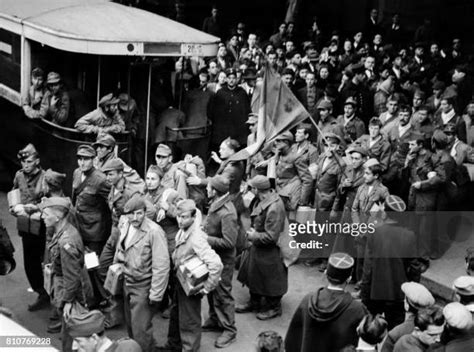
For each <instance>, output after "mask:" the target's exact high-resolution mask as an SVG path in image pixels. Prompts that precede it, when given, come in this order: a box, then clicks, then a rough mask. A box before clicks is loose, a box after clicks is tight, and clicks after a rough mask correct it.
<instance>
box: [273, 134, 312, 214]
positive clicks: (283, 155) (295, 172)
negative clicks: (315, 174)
mask: <svg viewBox="0 0 474 352" xmlns="http://www.w3.org/2000/svg"><path fill="white" fill-rule="evenodd" d="M292 142H293V134H292V133H291V132H290V131H287V132H283V133H282V134H280V135H279V136H277V137H276V149H277V162H276V180H275V181H276V182H275V183H276V191H277V193H278V194H279V195H280V197H282V199H283V200H284V202H285V209H286V210H287V211H295V210H296V208H297V207H298V206H299V205H303V206H304V205H307V204H309V197H310V195H311V188H312V183H313V180H312V177H311V174H310V173H309V170H308V162H307V161H306V160H304V159H302V158H301V157H298V154H297V153H292V149H291V143H292Z"/></svg>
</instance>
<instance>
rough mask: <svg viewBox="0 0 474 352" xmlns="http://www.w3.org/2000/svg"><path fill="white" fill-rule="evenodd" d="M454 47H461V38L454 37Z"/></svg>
mask: <svg viewBox="0 0 474 352" xmlns="http://www.w3.org/2000/svg"><path fill="white" fill-rule="evenodd" d="M453 49H454V50H459V49H461V40H460V39H454V40H453Z"/></svg>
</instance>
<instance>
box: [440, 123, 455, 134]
mask: <svg viewBox="0 0 474 352" xmlns="http://www.w3.org/2000/svg"><path fill="white" fill-rule="evenodd" d="M443 132H444V133H445V134H446V133H452V134H455V133H456V125H455V124H454V123H448V124H447V125H446V126H444V129H443Z"/></svg>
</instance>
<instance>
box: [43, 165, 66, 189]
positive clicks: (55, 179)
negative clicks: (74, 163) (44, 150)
mask: <svg viewBox="0 0 474 352" xmlns="http://www.w3.org/2000/svg"><path fill="white" fill-rule="evenodd" d="M65 179H66V174H61V173H59V172H56V171H53V170H51V169H48V170H46V172H45V173H44V181H45V182H46V183H47V184H48V185H50V186H53V187H57V188H60V187H61V186H62V185H63V182H64V180H65Z"/></svg>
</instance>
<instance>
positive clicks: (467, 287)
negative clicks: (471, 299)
mask: <svg viewBox="0 0 474 352" xmlns="http://www.w3.org/2000/svg"><path fill="white" fill-rule="evenodd" d="M453 288H454V290H455V291H456V293H457V294H458V295H461V296H474V277H473V276H460V277H458V278H457V279H456V280H454V282H453Z"/></svg>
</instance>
